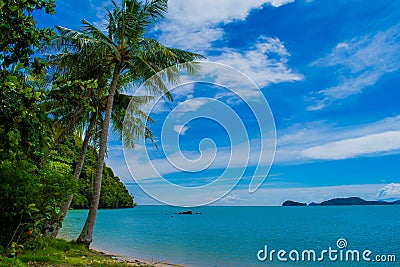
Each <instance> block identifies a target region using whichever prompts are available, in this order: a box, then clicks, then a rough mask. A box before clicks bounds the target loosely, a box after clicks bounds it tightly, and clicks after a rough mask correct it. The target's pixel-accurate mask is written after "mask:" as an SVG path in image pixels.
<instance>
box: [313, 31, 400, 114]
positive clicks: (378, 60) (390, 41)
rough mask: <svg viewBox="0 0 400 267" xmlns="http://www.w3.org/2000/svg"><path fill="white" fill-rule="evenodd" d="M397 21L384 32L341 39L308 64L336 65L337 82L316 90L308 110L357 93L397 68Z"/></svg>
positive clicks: (399, 41)
mask: <svg viewBox="0 0 400 267" xmlns="http://www.w3.org/2000/svg"><path fill="white" fill-rule="evenodd" d="M399 31H400V24H398V25H395V26H392V27H390V28H388V29H386V30H385V31H382V32H377V33H375V34H369V35H364V36H360V37H356V38H353V39H351V40H347V41H344V42H341V43H339V44H337V45H336V47H335V48H334V49H333V50H332V52H331V53H330V54H329V55H327V56H326V57H324V58H321V59H319V60H317V61H315V62H314V63H312V65H314V66H322V67H332V66H335V67H339V73H340V75H339V82H340V83H339V84H338V85H336V86H333V87H330V88H327V89H324V90H321V91H319V92H318V93H317V96H312V97H311V98H310V99H311V100H313V101H315V104H313V105H311V106H310V107H309V108H308V109H309V110H319V109H323V108H324V107H326V106H328V105H330V104H331V103H332V102H333V101H335V100H338V99H344V98H347V97H349V96H351V95H354V94H358V93H361V92H362V91H363V90H364V88H366V87H367V86H371V85H374V84H375V83H376V82H377V81H378V80H379V79H380V78H381V77H382V76H383V75H384V74H386V73H390V72H394V71H397V70H399V69H400V36H399V34H398V33H399Z"/></svg>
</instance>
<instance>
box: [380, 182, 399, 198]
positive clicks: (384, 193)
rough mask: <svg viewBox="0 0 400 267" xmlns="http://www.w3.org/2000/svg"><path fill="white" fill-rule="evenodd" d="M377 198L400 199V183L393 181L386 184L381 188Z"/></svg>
mask: <svg viewBox="0 0 400 267" xmlns="http://www.w3.org/2000/svg"><path fill="white" fill-rule="evenodd" d="M377 198H378V199H381V200H385V199H386V200H388V199H400V184H395V183H391V184H388V185H385V186H384V187H382V188H381V189H379V192H378V194H377Z"/></svg>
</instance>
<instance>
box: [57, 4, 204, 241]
mask: <svg viewBox="0 0 400 267" xmlns="http://www.w3.org/2000/svg"><path fill="white" fill-rule="evenodd" d="M113 6H114V7H113V10H112V11H107V29H108V32H107V33H104V32H102V31H101V30H100V29H99V28H97V27H96V26H94V25H93V24H91V23H90V22H88V21H86V20H82V24H83V26H82V31H75V30H72V29H68V28H65V27H60V26H58V27H57V29H58V31H59V33H60V38H58V41H59V42H58V45H59V47H60V48H61V47H64V48H65V49H71V50H72V51H75V52H76V53H77V54H84V55H85V56H86V57H88V58H101V59H102V64H103V66H108V67H109V68H110V70H111V72H110V73H109V74H110V76H109V77H110V87H109V90H108V95H107V104H106V109H105V115H104V120H103V124H102V129H101V136H100V147H99V157H98V162H97V169H96V177H95V181H94V190H93V199H92V201H91V204H90V208H89V214H88V217H87V219H86V222H85V225H84V227H83V229H82V232H81V234H80V236H79V238H78V240H77V242H78V243H82V244H85V245H86V246H89V245H90V243H91V242H92V235H93V230H94V225H95V221H96V216H97V209H98V205H99V200H100V191H101V181H102V173H103V166H104V157H105V153H106V149H107V140H108V131H109V127H110V121H111V116H112V110H113V104H114V96H115V94H116V91H117V87H118V83H119V79H120V77H121V76H126V77H129V80H131V81H134V82H143V81H144V80H146V79H148V78H150V77H151V76H152V75H154V74H156V73H157V72H159V71H161V70H163V69H165V68H167V67H170V66H173V65H176V64H180V63H187V62H191V61H193V60H195V59H197V58H200V57H201V56H200V55H197V54H194V53H190V52H187V51H183V50H179V49H174V48H167V47H165V46H163V45H162V44H160V43H159V42H157V41H156V40H154V39H151V38H146V37H145V33H146V30H147V29H148V27H150V26H151V25H152V23H154V22H155V21H156V20H157V19H159V18H162V17H164V15H165V14H166V12H167V0H147V1H145V2H142V1H139V0H123V1H122V7H120V6H118V5H117V4H116V3H115V2H113ZM76 60H77V62H76V65H77V66H79V63H80V58H79V57H77V59H76ZM190 69H191V68H188V70H189V71H190ZM168 78H171V79H175V78H176V76H174V75H168ZM152 93H154V94H166V97H168V98H169V99H171V100H172V98H171V96H170V95H169V93H168V92H167V91H166V88H165V86H163V85H162V84H159V86H156V87H153V88H152Z"/></svg>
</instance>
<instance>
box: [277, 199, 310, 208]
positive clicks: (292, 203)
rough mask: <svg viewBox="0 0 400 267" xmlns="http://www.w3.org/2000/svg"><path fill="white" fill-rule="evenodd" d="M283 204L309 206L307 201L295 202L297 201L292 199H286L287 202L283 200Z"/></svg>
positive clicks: (285, 205)
mask: <svg viewBox="0 0 400 267" xmlns="http://www.w3.org/2000/svg"><path fill="white" fill-rule="evenodd" d="M282 206H284V207H293V206H307V204H306V203H300V202H295V201H291V200H286V201H285V202H283V204H282Z"/></svg>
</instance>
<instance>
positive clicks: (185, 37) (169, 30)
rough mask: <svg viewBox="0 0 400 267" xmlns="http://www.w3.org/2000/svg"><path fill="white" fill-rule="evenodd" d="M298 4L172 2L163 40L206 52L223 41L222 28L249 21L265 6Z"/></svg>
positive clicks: (274, 0)
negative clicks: (233, 23)
mask: <svg viewBox="0 0 400 267" xmlns="http://www.w3.org/2000/svg"><path fill="white" fill-rule="evenodd" d="M291 2H294V0H246V1H243V0H218V1H215V0H201V1H198V0H174V1H170V2H169V7H168V15H167V21H166V22H165V23H163V24H162V25H161V26H160V29H161V31H162V34H161V36H160V40H161V41H162V42H163V43H166V44H168V45H171V46H177V47H181V48H184V49H190V50H192V51H193V50H194V51H198V52H201V51H205V50H207V49H209V48H211V47H212V42H213V41H216V40H219V39H221V38H222V36H223V34H224V31H223V29H222V28H221V25H223V24H227V23H230V22H232V21H235V20H245V19H246V18H247V16H248V15H249V14H250V12H251V11H252V10H254V9H260V8H262V7H263V5H265V4H270V5H272V6H275V7H279V6H282V5H285V4H288V3H291Z"/></svg>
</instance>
